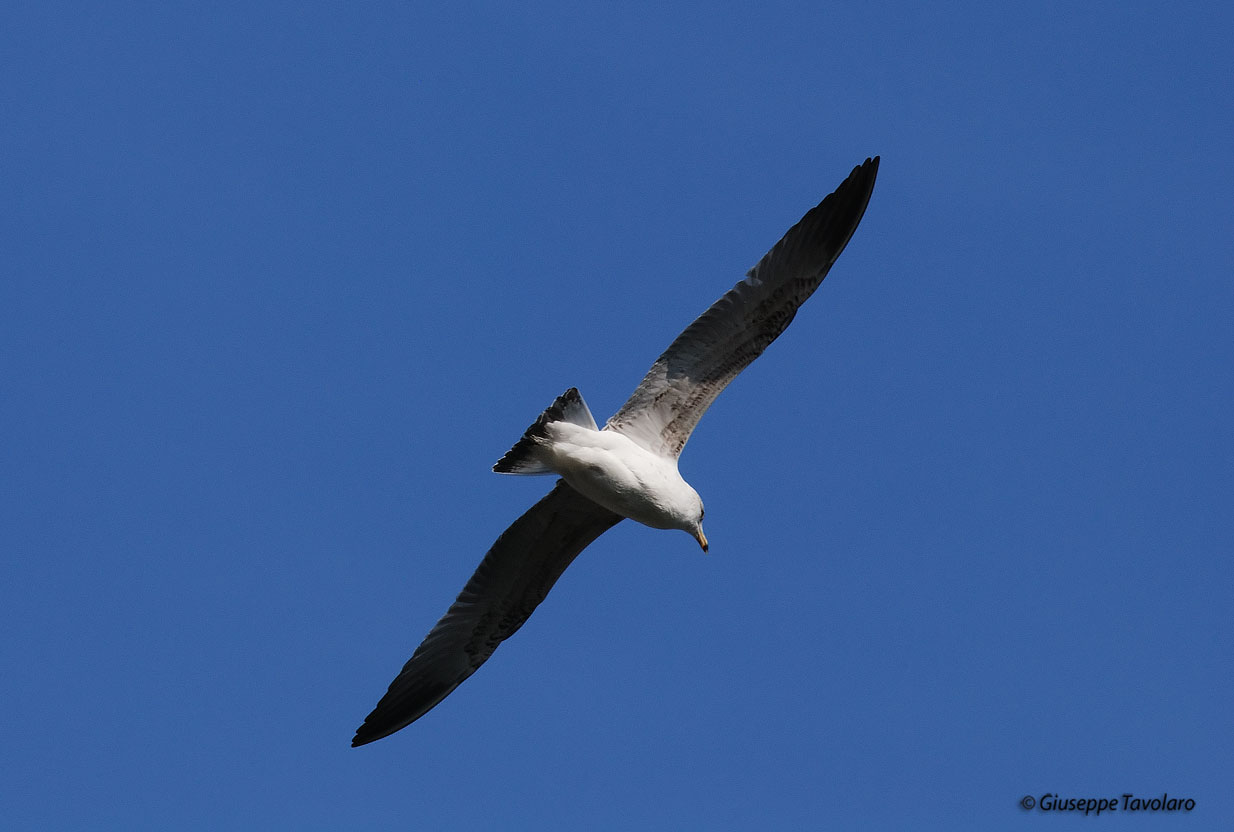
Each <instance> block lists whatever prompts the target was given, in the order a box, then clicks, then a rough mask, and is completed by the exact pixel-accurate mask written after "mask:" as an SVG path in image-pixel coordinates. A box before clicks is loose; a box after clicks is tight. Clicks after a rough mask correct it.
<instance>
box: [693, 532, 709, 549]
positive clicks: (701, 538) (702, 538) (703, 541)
mask: <svg viewBox="0 0 1234 832" xmlns="http://www.w3.org/2000/svg"><path fill="white" fill-rule="evenodd" d="M694 539H695V540H697V541H698V545H699V546H702V547H703V552H706V551H707V535H705V534H703V527H702V526H699V527H698V530H697V531H696V532H695V534H694Z"/></svg>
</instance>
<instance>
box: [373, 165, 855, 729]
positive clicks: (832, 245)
mask: <svg viewBox="0 0 1234 832" xmlns="http://www.w3.org/2000/svg"><path fill="white" fill-rule="evenodd" d="M878 165H879V157H878V156H874V157H872V158H868V159H866V160H865V161H864V162H863V163H862V164H860V165H857V166H856V167H854V168H853V170H852V172H851V173H850V174H849V175H848V177H847V178H846V179H845V180H844V181H843V182H842V183H841V184H840V186H839V187H838V188H836V190H835V191H834V192H832V193H831V194H830V195H828V196H827V197H826V198H824V199H823V201H822V202H820V203H819V204H818V205H817V206H815V207H814V208H812V209H811V210H810V211H808V212H807V213H806V215H805V216H804V217H802V218H801V220H800V221H799V222H798V223H797V224H796V225H794V226H793V227H792V228H790V229H789V230H788V232H787V233H785V235H784V237H783V238H782V239H781V240H780V241H779V242H778V243H776V244H775V245H774V246H773V247H772V248H771V250H770V251H768V252H767V254H766V255H764V256H763V258H762V259H761V260H759V261H758V264H757V265H755V266H754V268H752V269H750V270H749V271H748V272H747V273H746V277H745V278H744V279H743V280H741V281H739V282H738V283H737V285H735V286H734V287H733V288H732V289H730V290H729V291H728V292H727V293H725V294H724V295H723V297H721V298H720V299H719V300H717V301H716V302H715V303H713V304H712V305H711V306H710V307H709V308H708V309H707V310H706V311H705V312H704V313H703V314H702V315H701V316H699V317H698V318H697V319H695V321H694V322H693V323H691V324H690V325H689V326H688V327H686V329H685V330H684V331H683V332H682V333H681V334H680V335H678V336H677V338H676V339H675V340H674V341H673V342H672V344H670V345H669V347H668V349H666V350H665V351H664V353H663V354H661V355H660V357H659V358H657V359H656V361H655V363H654V364H652V365H651V369H650V370H649V371H648V372H647V374H646V376H645V377H644V378H643V380H642V382H640V383H639V385H638V387H637V388H636V389H635V390H634V393H633V394H632V395H631V396H630V398H629V399H628V400H627V401H626V403H625V404H623V405H622V406H621V409H620V410H618V411H617V412H616V413H615V414H614V415H613V416H612V417H611V418H610V419H609V420H608V422H607V423H606V424H605V426H604V427H603V428H600V427H599V426H598V425H597V424H596V421H595V419H594V418H593V417H592V415H591V411H590V410H589V409H588V407H587V404H586V402H585V401H584V400H583V397H582V395H581V394H580V393H579V391H578V389H577V388H574V387H571V388H570V389H569V390H567V391H566V392H565V393H563V394H562V395H560V396H558V397H557V399H556V400H555V401H554V402H553V403H552V405H550V406H549V407H548V408H547V409H546V410H545V411H544V412H543V413H541V414H540V416H539V418H537V419H536V421H535V422H534V423H532V425H531V426H530V427H529V428H527V430H526V431H525V432H524V433H523V436H522V438H520V439H519V440H518V442H516V443H515V444H514V446H513V447H512V448H511V449H510V450H509V451H508V452H507V453H506V454H505V455H504V456H502V457H501V459H499V460H498V461H497V463H496V464H495V465H494V466H493V470H494V471H496V472H497V473H501V474H514V475H535V474H556V475H557V476H558V477H559V478H560V479H558V481H557V483H556V485H555V486H554V487H553V489H552V490H551V491H549V493H548V494H547V495H545V496H544V497H543V498H542V499H541V500H540V501H539V502H537V503H536V504H535V505H534V506H532V507H531V508H530V509H528V510H527V512H525V513H524V514H523V515H522V516H521V517H519V518H518V519H517V520H515V521H514V523H513V524H512V525H511V526H510V527H509V528H508V529H506V530H505V531H504V532H503V533H502V534H501V536H500V537H498V538H497V541H496V542H495V543H494V544H493V546H492V548H490V549H489V550H488V553H487V554H486V555H485V556H484V559H483V561H482V562H481V563H480V565H479V567H478V568H477V569H476V571H475V574H473V575H472V576H471V579H470V580H468V581H467V584H466V586H464V587H463V591H462V592H461V593H460V594H459V596H458V598H457V600H455V602H454V603H453V604H452V605H451V606H450V608H449V610H448V611H447V612H446V614H445V615H444V616H443V617H442V618H441V620H440V621H438V622H437V624H436V626H434V627H433V628H432V630H430V631H429V633H428V635H427V636H425V638H424V640H423V641H422V642H421V643H420V646H419V647H417V648H416V650H415V652H414V653H413V654H412V656H411V658H410V659H409V660H408V661H407V663H406V664H405V665H404V666H403V669H402V670H401V671H400V672H399V674H398V675H397V676H396V677H395V678H394V681H393V682H391V683H390V687H389V690H388V691H387V692H386V694H385V695H384V696H383V697H382V698H381V700H380V701H379V702H378V703H377V706H376V707H375V708H374V709H373V711H372V712H371V713H370V714H369V715H368V716H367V717H366V718H365V720H364V723H363V724H362V725H361V726H360V727H359V728H358V729H357V730H356V734H355V737H354V738H353V739H352V743H351V744H352V746H353V747H355V746H361V745H365V744H367V743H371V742H373V741H374V740H379V739H382V738H383V737H387V736H389V735H391V734H393V733H394V732H396V731H399V730H402V729H403V728H405V727H407V726H408V725H410V724H411V723H413V722H415V721H416V720H417V719H419V718H420V717H422V716H424V714H426V713H427V712H428V711H429V710H431V709H432V708H434V707H435V706H436V705H437V704H438V703H440V702H441V701H442V700H443V699H445V698H446V697H447V696H448V695H449V694H450V693H451V692H453V691H454V689H455V688H457V687H458V686H459V685H460V684H461V683H462V682H463V681H465V680H466V679H467V678H468V677H470V676H471V674H473V673H475V671H476V670H477V669H478V668H479V667H480V665H482V664H484V662H485V661H487V660H488V658H489V657H490V656H491V655H492V654H493V651H494V650H496V649H497V647H498V646H499V645H500V644H501V643H502V642H503V641H505V640H506V639H507V638H509V637H510V636H512V635H514V633H515V632H517V631H518V629H519V628H520V627H522V626H523V623H524V622H526V621H527V619H528V617H529V616H530V615H531V614H532V612H533V611H534V610H535V608H536V607H537V606H538V605H539V604H540V602H541V601H543V600H544V598H545V596H546V595H547V594H548V592H549V590H550V589H552V587H553V584H554V583H556V581H557V579H558V578H559V577H560V576H561V574H562V573H563V572H564V571H565V569H566V567H568V566H569V565H570V564H571V563H572V562H573V561H574V559H575V558H576V557H577V556H578V555H579V553H580V552H582V551H583V549H585V548H586V547H587V546H588V545H590V544H591V543H592V541H594V540H595V539H596V538H598V537H599V536H600V535H602V534H603V533H604V532H606V531H607V530H608V529H610V528H612V527H613V526H615V525H617V523H619V522H621V520H623V519H625V518H629V519H631V520H635V521H637V522H639V523H642V524H644V525H647V526H650V527H652V528H655V529H679V530H682V531H684V532H686V533H687V534H689V535H690V536H691V537H693V538H694V539H695V540H696V541H697V542H698V545H699V546H700V547H702V549H703V551H704V552H706V551H707V549H708V543H707V536H706V535H705V534H704V533H703V502H702V499H701V498H700V497H699V495H698V492H697V491H695V490H694V488H693V487H691V486H690V485H689V484H688V483H687V482H686V481H685V480H684V479H682V477H681V474H680V473H679V472H678V468H677V460H678V458H679V456H680V454H681V451H682V448H683V447H685V444H686V441H687V440H688V439H689V438H690V434H691V432H692V431H693V430H694V428H695V426H696V425H697V424H698V422H699V419H700V418H701V417H702V415H703V413H704V412H705V411H706V410H707V408H708V407H709V406H710V405H711V403H712V402H713V401H715V399H716V397H717V396H718V395H719V394H720V392H721V391H722V390H723V389H724V388H725V387H726V386H727V385H728V383H729V382H731V381H732V380H733V379H734V378H735V377H736V376H737V374H738V373H740V372H741V371H742V370H743V369H745V368H746V367H747V366H748V365H749V364H750V363H751V362H752V361H753V360H754V359H755V358H757V357H758V356H759V355H761V354H762V352H763V351H764V350H765V349H766V348H767V346H768V345H769V344H771V342H772V341H774V340H775V339H776V338H777V337H779V335H780V333H782V332H783V331H784V330H785V328H786V327H788V325H789V323H791V322H792V320H793V318H794V316H795V315H796V314H797V310H798V308H799V307H800V306H801V304H802V303H804V302H805V301H806V299H807V298H809V297H810V295H811V294H813V293H814V290H815V289H817V288H818V286H819V284H820V283H822V281H823V278H824V277H826V276H827V272H828V271H829V270H830V269H831V266H832V264H834V263H835V261H836V259H837V258H838V257H839V256H840V253H841V252H842V251H843V250H844V248H845V246H846V245H848V241H849V238H851V237H852V235H853V232H854V231H855V230H856V229H857V225H858V223H860V222H861V218H862V217H863V216H864V214H865V210H866V205H867V204H868V203H869V200H870V195H871V194H872V193H873V190H874V180H875V178H876V176H877V174H878Z"/></svg>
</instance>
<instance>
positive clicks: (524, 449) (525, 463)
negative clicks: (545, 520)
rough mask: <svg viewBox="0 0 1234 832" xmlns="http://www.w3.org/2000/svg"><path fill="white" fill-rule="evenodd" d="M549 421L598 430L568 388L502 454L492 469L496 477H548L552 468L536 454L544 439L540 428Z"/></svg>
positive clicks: (574, 391)
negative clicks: (539, 475)
mask: <svg viewBox="0 0 1234 832" xmlns="http://www.w3.org/2000/svg"><path fill="white" fill-rule="evenodd" d="M551 422H570V423H571V424H574V425H578V426H579V427H584V428H591V429H592V430H599V427H598V426H597V425H596V420H595V418H594V417H592V415H591V411H590V410H589V409H588V408H587V402H585V401H583V397H582V395H581V394H580V393H579V392H578V388H577V387H571V388H570V389H569V390H567V391H566V392H564V393H562V394H561V395H560V396H558V397H557V400H556V401H554V402H553V403H552V404H551V405H549V407H548V408H547V409H546V410H545V411H544V412H543V413H541V414H540V418H538V419H536V420H535V422H533V423H532V425H531V427H529V428H527V430H526V431H525V432H524V433H523V438H522V439H520V440H518V441H517V442H515V443H514V447H513V448H511V449H510V450H509V451H507V452H506V455H505V456H503V457H502V458H501V459H499V460H497V464H496V465H494V466H493V470H494V471H496V472H497V473H498V474H524V475H533V474H551V473H553V471H552V469H551V468H549V467H548V466H547V465H545V464H544V463H543V462H541V461H540V455H539V453H537V451H538V449H539V447H540V443H541V442H542V441H543V440H544V439H546V438H547V434H546V433H545V431H544V426H545V425H547V424H549V423H551Z"/></svg>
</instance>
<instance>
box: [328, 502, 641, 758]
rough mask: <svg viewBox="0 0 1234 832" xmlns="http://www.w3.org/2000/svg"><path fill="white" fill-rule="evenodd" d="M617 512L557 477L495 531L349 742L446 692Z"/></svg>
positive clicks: (378, 734) (365, 738)
mask: <svg viewBox="0 0 1234 832" xmlns="http://www.w3.org/2000/svg"><path fill="white" fill-rule="evenodd" d="M621 519H622V518H621V516H620V515H618V514H614V513H613V512H611V511H609V510H608V509H606V508H602V507H601V506H599V505H597V504H595V503H593V502H592V501H591V500H589V499H587V498H586V497H584V496H583V495H582V494H579V493H578V492H577V491H575V490H574V489H573V488H571V487H570V486H569V485H567V484H566V483H565V482H564V481H559V482H558V483H557V486H556V487H555V488H554V489H553V490H552V491H550V492H549V493H548V494H547V495H546V496H545V497H544V498H543V499H542V500H540V502H538V503H536V504H535V505H534V506H532V507H531V508H530V509H528V510H527V512H526V513H524V514H523V516H522V517H520V518H518V519H517V520H515V521H514V524H513V525H511V526H510V528H508V529H506V530H505V532H503V533H502V535H501V537H499V538H497V542H496V543H494V544H493V546H492V548H491V549H489V550H488V554H487V555H485V556H484V560H483V561H482V562H481V563H480V566H479V568H477V569H476V571H475V574H474V575H472V576H471V580H469V581H468V582H467V586H465V587H464V588H463V591H462V593H460V594H459V596H458V600H456V601H455V602H454V604H453V605H451V607H450V609H449V610H448V611H447V612H446V614H445V616H443V617H442V619H441V620H440V621H438V622H437V626H435V627H433V629H432V630H431V631H430V632H429V634H428V635H427V636H426V637H425V639H424V641H423V642H422V643H421V644H420V646H419V647H417V648H416V652H415V653H414V654H412V657H411V659H410V660H409V661H408V662H407V664H406V665H404V666H403V670H402V672H400V673H399V675H398V676H397V677H396V678H395V679H394V681H393V682H391V683H390V689H389V691H387V692H386V695H385V696H384V697H382V699H381V701H380V702H378V703H377V707H376V708H374V709H373V712H372V713H371V714H369V715H368V717H366V718H365V720H364V724H363V725H362V726H360V728H359V729H358V730H357V731H356V736H355V738H354V739H353V740H352V741H351V744H352V745H353V746H357V745H364V744H365V743H369V742H372V741H373V740H378V739H381V738H382V737H385V736H389V735H390V734H393V733H394V732H395V731H398V730H399V729H401V728H404V727H406V726H407V725H410V724H411V723H412V722H414V721H415V720H417V719H419V718H420V717H421V716H423V715H424V714H425V713H427V712H428V711H429V710H430V709H431V708H432V707H433V706H435V705H436V704H437V703H438V702H440V701H441V700H442V699H445V698H446V696H448V695H449V694H450V692H451V691H453V690H454V689H455V688H456V687H458V686H459V685H460V684H461V683H462V682H463V681H464V680H465V679H466V678H467V677H468V676H470V675H471V674H472V673H475V672H476V669H477V668H479V667H480V665H482V664H484V662H485V661H486V660H487V659H488V657H489V656H491V655H492V654H493V651H494V650H496V649H497V646H498V645H499V644H501V642H503V641H504V640H506V639H507V638H509V637H510V636H512V635H514V633H515V632H517V631H518V628H519V627H521V626H523V622H524V621H526V620H527V618H528V617H529V616H530V615H531V613H532V611H534V610H535V608H536V607H537V606H538V605H539V603H540V602H541V601H543V600H544V597H545V596H546V595H548V591H549V590H550V589H552V588H553V584H554V583H556V582H557V579H558V578H559V577H561V573H562V572H564V571H565V570H566V567H567V566H569V565H570V564H571V562H573V560H574V558H576V557H577V556H578V554H579V553H580V552H582V551H583V549H585V548H587V546H588V545H589V544H590V543H591V542H592V541H593V540H595V539H596V538H597V537H599V536H600V535H601V534H603V533H604V532H606V531H607V530H609V529H610V528H612V527H613V526H615V525H616V524H617V523H618V522H619V521H620V520H621Z"/></svg>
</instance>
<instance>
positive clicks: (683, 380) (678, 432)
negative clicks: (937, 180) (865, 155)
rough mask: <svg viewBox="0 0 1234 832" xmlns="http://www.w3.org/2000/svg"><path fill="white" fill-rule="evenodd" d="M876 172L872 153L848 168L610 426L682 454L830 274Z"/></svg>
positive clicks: (677, 345) (659, 364)
mask: <svg viewBox="0 0 1234 832" xmlns="http://www.w3.org/2000/svg"><path fill="white" fill-rule="evenodd" d="M877 173H878V157H877V156H875V157H874V158H873V159H866V161H865V162H864V163H863V164H861V165H858V166H857V167H855V168H853V172H852V173H851V174H849V177H848V178H847V179H846V180H844V182H843V183H842V184H841V185H840V187H839V188H837V189H836V190H835V192H834V193H832V194H831V195H830V196H828V197H827V198H826V199H824V200H823V201H822V202H821V203H819V204H818V205H817V206H816V207H815V208H813V209H812V210H811V211H810V212H809V213H807V214H806V215H805V216H804V217H802V219H801V221H800V222H798V223H797V224H796V225H794V226H793V227H792V228H791V229H789V231H788V233H787V234H785V235H784V237H783V239H781V240H780V242H778V243H776V244H775V246H774V247H773V248H772V249H771V251H769V252H767V254H766V255H765V256H764V257H763V259H762V260H760V261H759V262H758V265H756V266H755V267H754V268H752V269H750V271H749V272H748V273H747V276H746V278H745V279H744V280H742V281H741V282H740V283H738V284H737V285H736V286H734V287H733V288H732V289H731V290H729V292H728V293H727V294H725V295H724V297H722V298H720V299H719V300H718V301H716V302H715V303H713V304H712V305H711V307H710V308H709V309H708V310H707V311H706V312H704V313H703V314H702V315H701V316H700V317H699V318H698V319H696V320H695V321H694V323H692V324H690V326H689V327H687V328H686V330H685V331H684V332H682V333H681V334H680V335H678V336H677V339H676V340H675V341H673V343H672V344H671V345H669V348H668V349H667V350H665V351H664V354H663V355H661V356H660V357H659V358H657V359H656V362H655V363H654V364H653V365H652V366H651V369H650V370H649V371H648V372H647V375H646V376H645V377H644V378H643V381H642V382H641V383H640V384H639V386H638V389H636V390H635V391H634V394H633V395H632V396H630V398H629V400H628V401H627V402H626V403H625V404H624V405H622V407H621V409H620V410H618V411H617V413H616V414H614V415H613V418H611V419H609V420H608V425H607V427H608V428H610V429H612V430H616V431H618V432H620V433H623V434H625V435H627V436H629V437H630V438H631V439H634V440H635V441H636V442H638V443H639V444H641V445H643V446H644V447H646V448H647V449H648V450H651V451H654V452H656V453H659V454H661V455H663V456H666V457H677V456H678V455H680V454H681V449H682V448H683V447H684V446H685V444H686V440H688V439H689V438H690V434H691V432H693V430H694V427H695V426H696V425H697V424H698V420H699V419H701V418H702V416H703V413H705V412H706V410H707V408H708V407H710V406H711V403H712V402H713V401H715V398H716V396H718V395H720V391H722V390H723V389H724V388H725V387H726V386H728V383H729V382H730V381H732V380H733V379H734V378H735V377H736V376H737V374H738V373H740V372H741V371H742V370H744V369H745V368H746V367H747V366H748V365H749V364H750V362H752V361H753V360H754V359H755V358H758V356H759V355H761V354H762V352H763V350H765V349H766V348H767V345H768V344H770V343H771V342H772V341H774V340H775V339H776V338H778V337H779V335H780V333H782V332H783V331H784V330H785V328H786V327H787V326H788V325H789V323H790V322H791V321H792V320H793V316H794V315H796V314H797V308H798V307H799V306H801V304H802V303H804V302H805V301H806V299H807V298H809V297H810V295H812V294H813V293H814V290H815V289H817V288H818V285H819V284H820V283H822V281H823V278H824V277H826V276H827V271H828V270H829V269H830V268H831V265H832V264H833V263H834V262H835V261H836V258H837V257H839V256H840V252H842V251H843V250H844V247H845V246H846V245H847V244H848V240H849V238H850V237H852V235H853V232H854V231H855V230H856V229H857V224H858V223H859V222H861V217H862V215H863V214H865V210H866V204H867V203H868V202H869V201H870V194H871V192H872V191H873V189H874V179H875V176H876V174H877Z"/></svg>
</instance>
